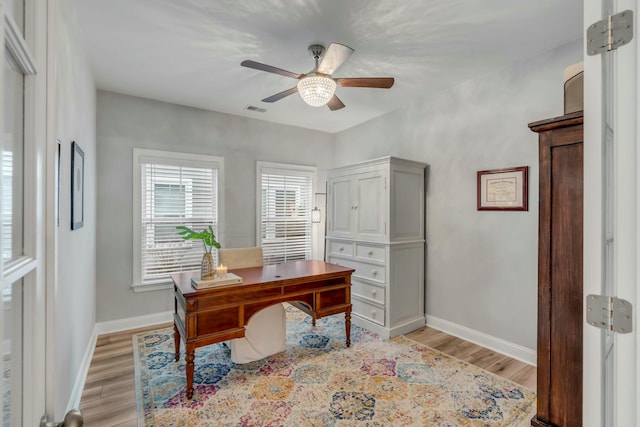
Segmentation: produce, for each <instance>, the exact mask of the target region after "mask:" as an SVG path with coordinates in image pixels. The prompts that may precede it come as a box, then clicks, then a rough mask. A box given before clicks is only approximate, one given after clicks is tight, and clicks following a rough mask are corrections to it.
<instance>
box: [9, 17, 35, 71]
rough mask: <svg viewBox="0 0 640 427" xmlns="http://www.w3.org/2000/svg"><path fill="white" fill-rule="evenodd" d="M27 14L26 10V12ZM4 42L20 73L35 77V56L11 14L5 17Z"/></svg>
mask: <svg viewBox="0 0 640 427" xmlns="http://www.w3.org/2000/svg"><path fill="white" fill-rule="evenodd" d="M25 12H26V10H25ZM4 24H5V25H4V37H5V39H4V42H5V46H6V47H7V49H9V52H10V53H11V55H12V56H13V59H15V60H16V64H17V65H18V67H20V71H22V73H23V74H24V75H27V76H29V75H34V74H35V73H36V67H35V65H34V62H35V61H34V60H33V55H31V52H30V51H29V48H28V47H27V44H26V42H25V40H24V38H23V37H22V34H21V32H20V29H19V28H18V25H16V23H15V21H14V20H13V17H12V16H10V15H9V14H5V16H4Z"/></svg>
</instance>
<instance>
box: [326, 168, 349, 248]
mask: <svg viewBox="0 0 640 427" xmlns="http://www.w3.org/2000/svg"><path fill="white" fill-rule="evenodd" d="M352 182H353V177H352V176H340V177H335V178H329V180H328V181H327V188H328V193H329V194H328V201H327V205H328V206H327V212H328V216H329V218H328V222H327V235H329V236H342V237H349V236H350V235H351V234H352V229H353V211H354V206H355V200H354V197H353V191H352Z"/></svg>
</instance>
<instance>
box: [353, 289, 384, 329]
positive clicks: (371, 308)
mask: <svg viewBox="0 0 640 427" xmlns="http://www.w3.org/2000/svg"><path fill="white" fill-rule="evenodd" d="M351 305H352V311H353V313H354V314H357V315H358V316H360V317H362V318H363V319H367V320H370V321H371V322H373V323H377V324H378V325H382V326H384V308H383V307H378V306H377V305H374V304H371V303H369V302H366V301H362V300H361V299H359V298H358V297H356V296H353V298H352V299H351Z"/></svg>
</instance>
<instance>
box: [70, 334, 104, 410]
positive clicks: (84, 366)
mask: <svg viewBox="0 0 640 427" xmlns="http://www.w3.org/2000/svg"><path fill="white" fill-rule="evenodd" d="M97 341H98V333H97V332H96V326H95V325H94V327H93V332H92V333H91V338H90V339H89V343H88V344H87V348H86V349H85V351H84V356H83V357H82V361H81V362H80V367H79V368H78V375H77V376H76V380H75V382H74V383H73V388H72V389H71V395H70V396H69V402H67V408H66V409H65V410H64V411H65V413H66V412H69V411H70V410H71V409H74V408H79V407H80V399H81V398H82V392H83V391H84V385H85V383H86V381H87V374H88V373H89V367H90V366H91V359H93V353H94V352H95V350H96V342H97Z"/></svg>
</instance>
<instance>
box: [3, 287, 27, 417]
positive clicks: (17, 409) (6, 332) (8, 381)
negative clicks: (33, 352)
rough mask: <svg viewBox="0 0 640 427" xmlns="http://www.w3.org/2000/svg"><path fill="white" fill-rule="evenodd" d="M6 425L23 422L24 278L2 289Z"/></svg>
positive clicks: (4, 414)
mask: <svg viewBox="0 0 640 427" xmlns="http://www.w3.org/2000/svg"><path fill="white" fill-rule="evenodd" d="M2 305H3V312H4V322H3V323H4V328H3V331H2V339H3V346H2V349H3V354H2V418H3V419H2V425H3V426H4V427H8V426H19V425H22V421H21V417H22V313H23V304H22V279H20V280H18V281H16V282H14V283H13V284H12V285H11V286H8V287H7V288H5V289H3V290H2Z"/></svg>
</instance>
